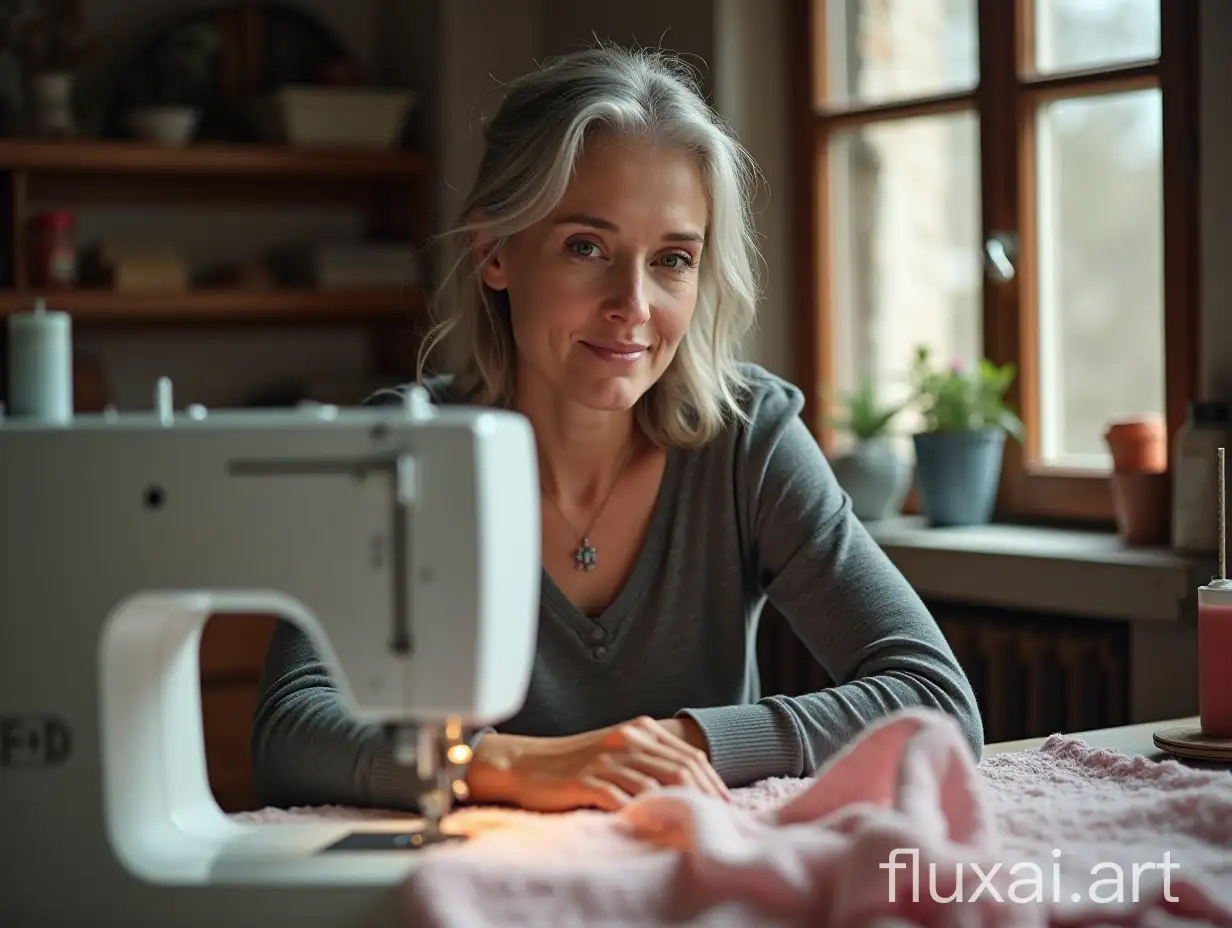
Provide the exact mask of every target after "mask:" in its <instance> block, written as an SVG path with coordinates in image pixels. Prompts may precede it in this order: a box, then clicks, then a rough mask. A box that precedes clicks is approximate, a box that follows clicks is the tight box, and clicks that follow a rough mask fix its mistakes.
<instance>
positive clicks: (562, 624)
mask: <svg viewBox="0 0 1232 928" xmlns="http://www.w3.org/2000/svg"><path fill="white" fill-rule="evenodd" d="M744 372H745V374H746V375H747V376H748V378H749V379H750V381H751V382H752V390H751V391H750V393H749V395H748V396H747V397H746V399H745V400H744V405H745V409H746V410H747V412H748V415H749V423H748V424H741V425H736V424H733V425H732V426H730V427H729V428H728V429H727V431H726V432H725V433H724V434H723V435H721V436H720V437H719V438H718V439H717V440H715V441H713V442H712V443H710V444H709V445H708V446H707V447H705V448H703V449H701V450H695V451H687V452H686V451H672V452H670V453H669V456H668V461H667V466H666V469H665V471H664V475H663V482H662V485H661V487H660V490H659V495H658V500H657V502H656V503H655V508H654V513H653V516H652V519H651V524H650V528H649V532H648V534H647V537H646V540H645V543H644V546H643V548H642V550H641V552H640V554H639V555H638V557H637V560H636V563H635V565H634V567H633V570H632V573H631V576H630V578H629V580H628V582H627V584H626V586H625V587H624V588H623V590H622V591H621V593H620V594H619V596H618V597H617V598H616V600H615V601H614V602H613V603H612V604H611V606H610V607H609V608H608V609H607V610H606V611H604V612H603V613H602V614H601V615H599V616H597V617H594V618H591V617H588V616H587V615H584V614H583V613H581V612H579V611H578V610H577V609H575V608H574V607H573V606H572V605H571V604H570V603H569V601H568V600H567V599H566V598H565V597H564V596H563V595H562V594H561V592H560V591H559V589H558V588H557V587H556V585H555V584H554V583H553V582H552V580H551V578H550V577H549V576H548V575H547V574H546V572H545V573H544V575H543V579H542V595H541V607H540V616H539V637H538V649H537V653H536V656H535V663H534V670H533V673H532V677H531V683H530V691H529V693H528V695H527V698H526V702H525V704H524V706H523V707H522V709H521V711H520V712H518V714H517V715H515V716H514V717H513V718H511V719H509V720H508V721H506V722H505V723H504V724H502V725H500V726H498V730H500V731H504V732H510V733H517V734H528V735H540V736H554V735H566V734H572V733H576V732H581V731H587V730H591V729H596V728H601V727H603V726H607V725H612V724H615V723H618V722H621V721H624V720H627V719H631V718H634V717H636V716H639V715H649V716H652V717H655V718H670V717H672V716H675V715H678V714H681V713H685V714H688V715H690V716H692V717H693V718H694V719H695V720H696V721H697V722H698V724H699V725H700V726H701V728H702V729H703V731H704V732H705V734H706V737H707V739H708V741H709V745H710V753H711V759H712V763H713V764H714V767H715V768H716V770H717V771H718V773H719V774H720V775H721V776H722V777H723V779H724V780H725V781H726V782H727V783H728V784H729V785H733V786H738V785H742V784H747V783H750V782H752V781H755V780H758V779H761V778H764V777H772V776H805V775H808V774H811V773H812V772H814V771H816V770H817V768H818V767H819V765H821V764H823V763H824V762H825V761H826V759H827V758H829V757H830V756H831V755H832V754H833V753H834V752H835V751H836V750H838V749H839V748H841V747H842V746H843V745H844V744H846V743H847V742H849V741H850V740H851V739H852V738H853V737H854V736H856V735H857V734H859V733H860V731H861V730H862V729H863V728H865V726H867V725H869V724H870V723H871V722H873V721H875V720H876V719H878V718H879V717H882V716H884V715H886V714H887V713H890V712H893V711H895V710H897V709H901V708H905V707H913V706H931V707H936V708H939V709H941V710H943V711H945V712H947V713H949V714H951V715H952V716H954V717H955V718H956V719H957V720H958V721H959V722H960V723H961V725H962V727H963V729H964V730H965V731H966V733H967V736H968V739H969V741H970V743H971V748H972V750H973V751H975V752H976V754H977V756H978V753H979V751H980V750H981V748H982V745H983V728H982V724H981V720H980V714H979V710H978V707H977V706H976V701H975V697H974V695H973V693H972V690H971V687H970V684H969V682H968V680H967V678H966V676H965V674H964V673H963V671H962V669H961V667H960V666H959V665H958V663H957V661H956V660H955V657H954V654H953V652H952V651H951V649H950V647H949V645H948V644H947V642H946V640H945V638H944V636H943V635H942V634H941V631H940V630H939V628H938V626H937V624H936V622H935V621H934V620H933V618H932V617H931V616H930V614H929V612H928V610H927V609H926V608H925V606H924V604H923V603H922V602H921V601H920V598H919V597H918V596H917V595H916V593H915V592H914V591H913V590H912V588H911V587H910V586H909V585H908V584H907V582H906V580H904V578H903V577H902V575H901V574H900V573H899V572H898V571H897V570H896V569H895V568H894V566H893V565H892V564H891V563H890V561H889V560H888V559H887V557H886V556H885V554H884V553H883V552H882V551H881V549H880V548H879V547H878V546H877V544H876V543H875V542H874V541H873V540H872V538H871V537H870V536H869V534H868V533H867V531H866V530H865V528H864V526H863V525H861V523H860V522H859V521H858V520H857V519H856V517H855V516H854V515H852V511H851V506H850V501H849V500H848V498H847V497H846V495H845V494H844V493H843V491H842V490H841V489H840V488H839V486H838V484H837V483H836V482H835V479H834V475H833V473H832V472H831V470H830V467H829V465H828V464H827V462H826V459H825V457H824V455H823V454H822V452H821V451H820V449H819V448H818V445H817V442H816V441H815V440H814V439H813V438H812V436H811V435H810V434H809V432H808V430H807V429H806V428H805V426H804V424H803V422H802V420H801V419H800V412H801V409H802V407H803V397H802V395H801V393H800V391H799V390H798V389H796V388H795V387H794V386H792V385H791V384H789V383H787V382H786V381H784V380H782V379H780V378H778V377H776V376H774V375H772V374H770V373H768V372H766V371H765V370H763V369H761V368H760V367H757V366H754V365H745V367H744ZM433 392H434V394H435V395H436V396H437V398H438V400H447V397H446V396H445V395H444V394H443V393H441V392H440V391H439V389H435V390H433ZM767 600H769V601H770V602H771V603H773V604H774V606H775V607H776V608H777V609H778V610H779V611H780V612H781V613H782V614H783V615H784V616H785V617H786V618H787V620H788V621H789V622H790V624H791V626H792V628H793V629H794V631H795V633H796V634H797V635H798V636H799V638H800V640H801V641H802V642H803V643H804V645H805V646H806V647H807V648H808V650H809V652H810V653H811V654H812V655H813V657H814V658H816V660H817V661H818V662H819V663H820V664H821V666H822V667H823V668H824V669H825V671H826V673H827V674H828V675H829V677H830V678H831V679H832V680H834V681H836V685H835V686H833V687H831V688H828V689H825V690H822V691H821V692H817V693H810V694H807V695H804V696H798V697H787V696H782V695H775V694H762V693H761V692H760V683H759V679H758V673H757V665H756V650H755V639H756V634H757V628H758V619H759V615H760V613H761V610H762V606H763V605H764V604H765V603H766V602H767ZM252 748H253V765H254V773H255V777H256V783H257V788H258V791H259V794H260V797H261V800H262V801H263V802H265V803H268V804H270V805H278V806H290V805H322V804H341V805H356V806H375V807H380V808H387V809H413V808H414V807H415V805H416V797H417V795H418V793H419V791H420V789H421V784H420V783H418V782H417V781H416V779H415V775H414V771H413V770H410V769H406V768H403V767H400V766H398V765H397V764H396V762H395V761H394V760H393V756H392V751H391V745H390V742H389V739H388V738H387V736H386V734H385V733H384V732H382V731H381V730H379V729H377V728H375V727H372V726H368V725H364V724H360V723H358V722H356V721H354V720H352V719H350V718H349V717H348V716H347V715H346V713H345V711H344V709H343V708H342V706H341V704H340V702H339V701H338V699H337V695H336V692H335V690H334V688H333V686H332V684H331V681H330V679H329V676H328V673H327V672H326V670H325V668H324V666H323V664H322V663H321V660H320V658H319V656H318V655H317V654H316V653H315V652H314V650H313V648H312V646H311V644H310V643H309V642H308V640H307V639H306V638H305V637H304V635H303V634H302V633H300V632H299V631H298V630H296V629H295V628H294V627H293V626H291V625H290V624H288V623H285V622H284V623H280V624H279V626H278V629H277V631H276V632H275V635H274V639H273V641H272V643H271V645H270V649H269V653H268V656H267V660H266V664H265V669H264V674H263V679H262V682H261V692H260V698H259V701H258V705H257V709H256V715H255V719H254V726H253V738H252Z"/></svg>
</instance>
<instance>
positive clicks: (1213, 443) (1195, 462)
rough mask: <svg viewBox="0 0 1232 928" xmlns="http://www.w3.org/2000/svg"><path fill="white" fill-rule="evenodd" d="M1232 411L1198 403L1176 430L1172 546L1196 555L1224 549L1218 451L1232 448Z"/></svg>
mask: <svg viewBox="0 0 1232 928" xmlns="http://www.w3.org/2000/svg"><path fill="white" fill-rule="evenodd" d="M1228 437H1229V408H1228V404H1227V403H1222V402H1218V401H1214V400H1194V401H1193V402H1191V403H1190V404H1189V418H1188V420H1187V421H1186V422H1185V425H1184V426H1183V427H1182V428H1181V429H1180V431H1178V432H1177V434H1176V438H1175V439H1174V443H1175V444H1174V447H1173V453H1172V458H1173V464H1172V546H1173V547H1174V548H1176V549H1177V550H1180V551H1185V552H1191V553H1194V554H1214V553H1215V552H1216V551H1217V550H1218V548H1219V512H1218V510H1219V478H1218V469H1217V467H1216V461H1217V459H1218V452H1219V449H1220V448H1222V447H1224V446H1225V445H1227V444H1229V442H1228Z"/></svg>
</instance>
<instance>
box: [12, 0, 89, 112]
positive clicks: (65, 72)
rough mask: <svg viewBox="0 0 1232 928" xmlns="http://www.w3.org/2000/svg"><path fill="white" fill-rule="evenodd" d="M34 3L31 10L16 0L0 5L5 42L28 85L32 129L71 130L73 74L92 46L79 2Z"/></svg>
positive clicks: (75, 0)
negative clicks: (23, 8) (26, 10)
mask: <svg viewBox="0 0 1232 928" xmlns="http://www.w3.org/2000/svg"><path fill="white" fill-rule="evenodd" d="M33 6H34V11H33V12H23V11H22V4H21V3H20V0H5V2H4V3H2V4H0V21H3V24H4V25H3V29H4V33H5V35H4V44H5V46H6V47H7V49H8V50H11V51H12V52H13V55H14V57H15V58H16V60H17V61H18V63H19V64H20V66H21V69H22V76H23V77H24V79H25V81H26V83H27V85H28V87H29V92H30V97H31V102H32V104H33V105H32V110H33V117H34V120H33V122H34V125H33V128H34V131H35V132H36V133H37V134H38V135H42V136H71V135H75V134H76V132H77V125H76V119H75V117H74V114H73V85H74V79H75V76H76V71H77V68H78V67H79V66H80V65H81V64H82V62H83V61H84V60H85V59H86V57H87V56H88V55H89V54H90V52H91V51H92V49H93V43H92V42H91V41H90V40H89V39H87V38H86V35H85V17H84V15H83V13H82V9H81V2H80V0H37V2H36V3H34V4H33Z"/></svg>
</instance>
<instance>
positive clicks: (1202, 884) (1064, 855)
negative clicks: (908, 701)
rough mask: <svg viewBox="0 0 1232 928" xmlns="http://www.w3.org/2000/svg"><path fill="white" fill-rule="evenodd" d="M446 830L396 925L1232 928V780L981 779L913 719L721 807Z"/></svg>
mask: <svg viewBox="0 0 1232 928" xmlns="http://www.w3.org/2000/svg"><path fill="white" fill-rule="evenodd" d="M377 814H379V813H372V812H364V813H359V812H356V811H353V810H345V809H298V810H290V811H286V812H283V811H277V810H264V811H262V812H258V813H247V814H244V815H239V816H236V818H237V819H239V820H241V821H260V822H280V821H303V820H305V819H315V820H321V819H340V818H356V819H362V818H371V817H372V816H373V815H377ZM451 826H452V828H453V829H456V830H461V831H465V832H467V833H469V834H472V835H476V836H478V839H477V840H472V841H470V842H467V843H465V844H461V845H450V846H443V847H439V848H435V849H432V850H430V851H427V852H423V851H421V852H416V853H417V854H418V857H417V858H416V859H417V861H418V865H417V866H416V867H414V868H413V870H412V871H411V875H410V877H409V879H408V881H407V885H406V887H405V892H406V898H407V902H408V913H407V924H413V925H417V926H418V925H432V926H441V928H453V926H458V928H462V926H467V928H486V926H497V925H526V926H540V925H553V926H556V925H579V926H581V925H588V926H589V925H595V926H600V925H602V926H617V925H620V926H623V925H648V926H666V925H679V924H683V923H687V924H690V925H698V926H728V925H758V926H797V925H798V926H805V925H810V926H812V925H818V926H820V925H834V926H845V925H852V926H856V925H872V924H895V925H927V926H967V925H988V926H1019V925H1049V924H1052V925H1068V924H1073V925H1111V924H1128V925H1138V926H1143V928H1146V926H1163V925H1178V924H1220V925H1229V926H1232V773H1228V772H1225V771H1222V770H1196V769H1191V768H1189V767H1186V766H1183V765H1181V764H1179V763H1177V762H1175V761H1163V762H1154V761H1149V760H1146V759H1144V758H1129V757H1125V756H1123V755H1120V754H1117V753H1115V752H1111V751H1104V750H1097V749H1092V748H1089V747H1087V746H1086V745H1084V744H1083V743H1081V742H1080V741H1078V740H1075V739H1073V738H1068V737H1063V736H1060V735H1056V736H1053V737H1052V738H1050V739H1049V740H1048V741H1047V743H1046V744H1045V745H1044V746H1043V747H1042V748H1041V749H1039V750H1035V751H1027V752H1022V753H1018V754H1005V755H999V756H995V757H990V758H988V759H987V760H985V761H983V762H982V763H980V764H976V763H975V762H974V761H973V759H972V758H971V756H970V751H969V749H968V748H967V747H966V745H965V743H964V742H963V740H962V737H961V734H960V732H959V731H958V729H957V727H956V726H954V725H953V723H952V722H951V721H950V720H949V719H948V718H946V717H945V716H942V715H941V714H939V713H933V712H928V711H923V712H919V711H911V712H903V713H898V714H896V715H893V716H891V717H889V718H888V719H886V720H884V721H883V722H882V723H880V724H879V725H877V726H874V727H872V728H870V729H869V730H868V731H867V732H866V733H865V734H864V735H863V736H862V737H861V738H859V739H858V740H857V741H856V742H855V743H853V744H852V745H851V746H850V747H849V748H848V749H847V750H846V751H844V752H843V753H842V754H840V755H839V756H838V757H836V758H834V759H833V760H832V761H831V762H830V763H829V764H827V766H826V767H825V768H824V769H823V770H821V771H820V772H819V773H818V774H817V776H816V777H814V778H810V779H805V780H782V779H779V780H767V781H764V782H762V783H759V784H756V785H755V786H753V787H751V788H748V789H744V790H738V791H736V794H735V798H734V802H733V803H732V804H730V805H726V804H723V803H721V802H718V801H717V800H712V799H710V798H707V797H702V796H697V795H693V794H689V793H686V792H685V791H683V790H665V791H662V792H660V793H658V794H654V795H648V796H645V797H643V798H642V799H641V800H639V801H638V802H636V803H634V804H633V805H632V806H630V807H629V808H627V809H626V810H624V811H623V812H621V813H619V814H617V815H606V814H602V813H597V812H576V813H571V814H568V815H558V816H545V815H535V814H531V813H525V812H518V811H511V810H502V809H483V808H474V809H463V810H460V811H458V812H457V813H456V814H455V816H454V818H453V821H452V822H451ZM1135 871H1136V873H1137V876H1136V879H1135ZM946 900H949V901H946Z"/></svg>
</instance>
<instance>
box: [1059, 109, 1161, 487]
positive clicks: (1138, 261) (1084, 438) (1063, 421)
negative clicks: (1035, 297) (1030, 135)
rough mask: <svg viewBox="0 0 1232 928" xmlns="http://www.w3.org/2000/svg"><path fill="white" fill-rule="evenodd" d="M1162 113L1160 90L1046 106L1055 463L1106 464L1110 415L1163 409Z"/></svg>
mask: <svg viewBox="0 0 1232 928" xmlns="http://www.w3.org/2000/svg"><path fill="white" fill-rule="evenodd" d="M1162 116H1163V113H1162V108H1161V97H1160V93H1159V91H1158V90H1157V89H1155V90H1142V91H1136V92H1129V93H1118V94H1109V95H1107V96H1097V97H1084V98H1079V99H1073V100H1061V101H1057V102H1055V103H1052V104H1050V105H1048V106H1046V107H1043V108H1042V109H1041V110H1040V111H1039V116H1038V123H1037V133H1038V145H1039V148H1038V162H1037V166H1036V170H1037V185H1038V198H1039V199H1038V203H1039V218H1038V226H1037V228H1038V254H1039V291H1038V292H1039V339H1040V344H1039V362H1040V365H1039V370H1040V419H1041V435H1040V451H1041V453H1042V456H1043V459H1044V460H1043V463H1044V464H1046V465H1054V466H1069V467H1100V468H1105V467H1108V466H1109V465H1110V459H1109V457H1108V455H1107V452H1106V449H1105V448H1104V442H1103V438H1102V434H1103V429H1104V425H1105V423H1106V421H1107V420H1108V419H1109V418H1111V417H1112V416H1118V415H1123V414H1130V413H1137V412H1144V411H1149V412H1159V413H1162V412H1163V410H1164V396H1165V386H1164V348H1163V345H1164V338H1163V332H1164V330H1163V174H1162V170H1161V160H1162V159H1161V149H1162V122H1161V120H1162Z"/></svg>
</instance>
